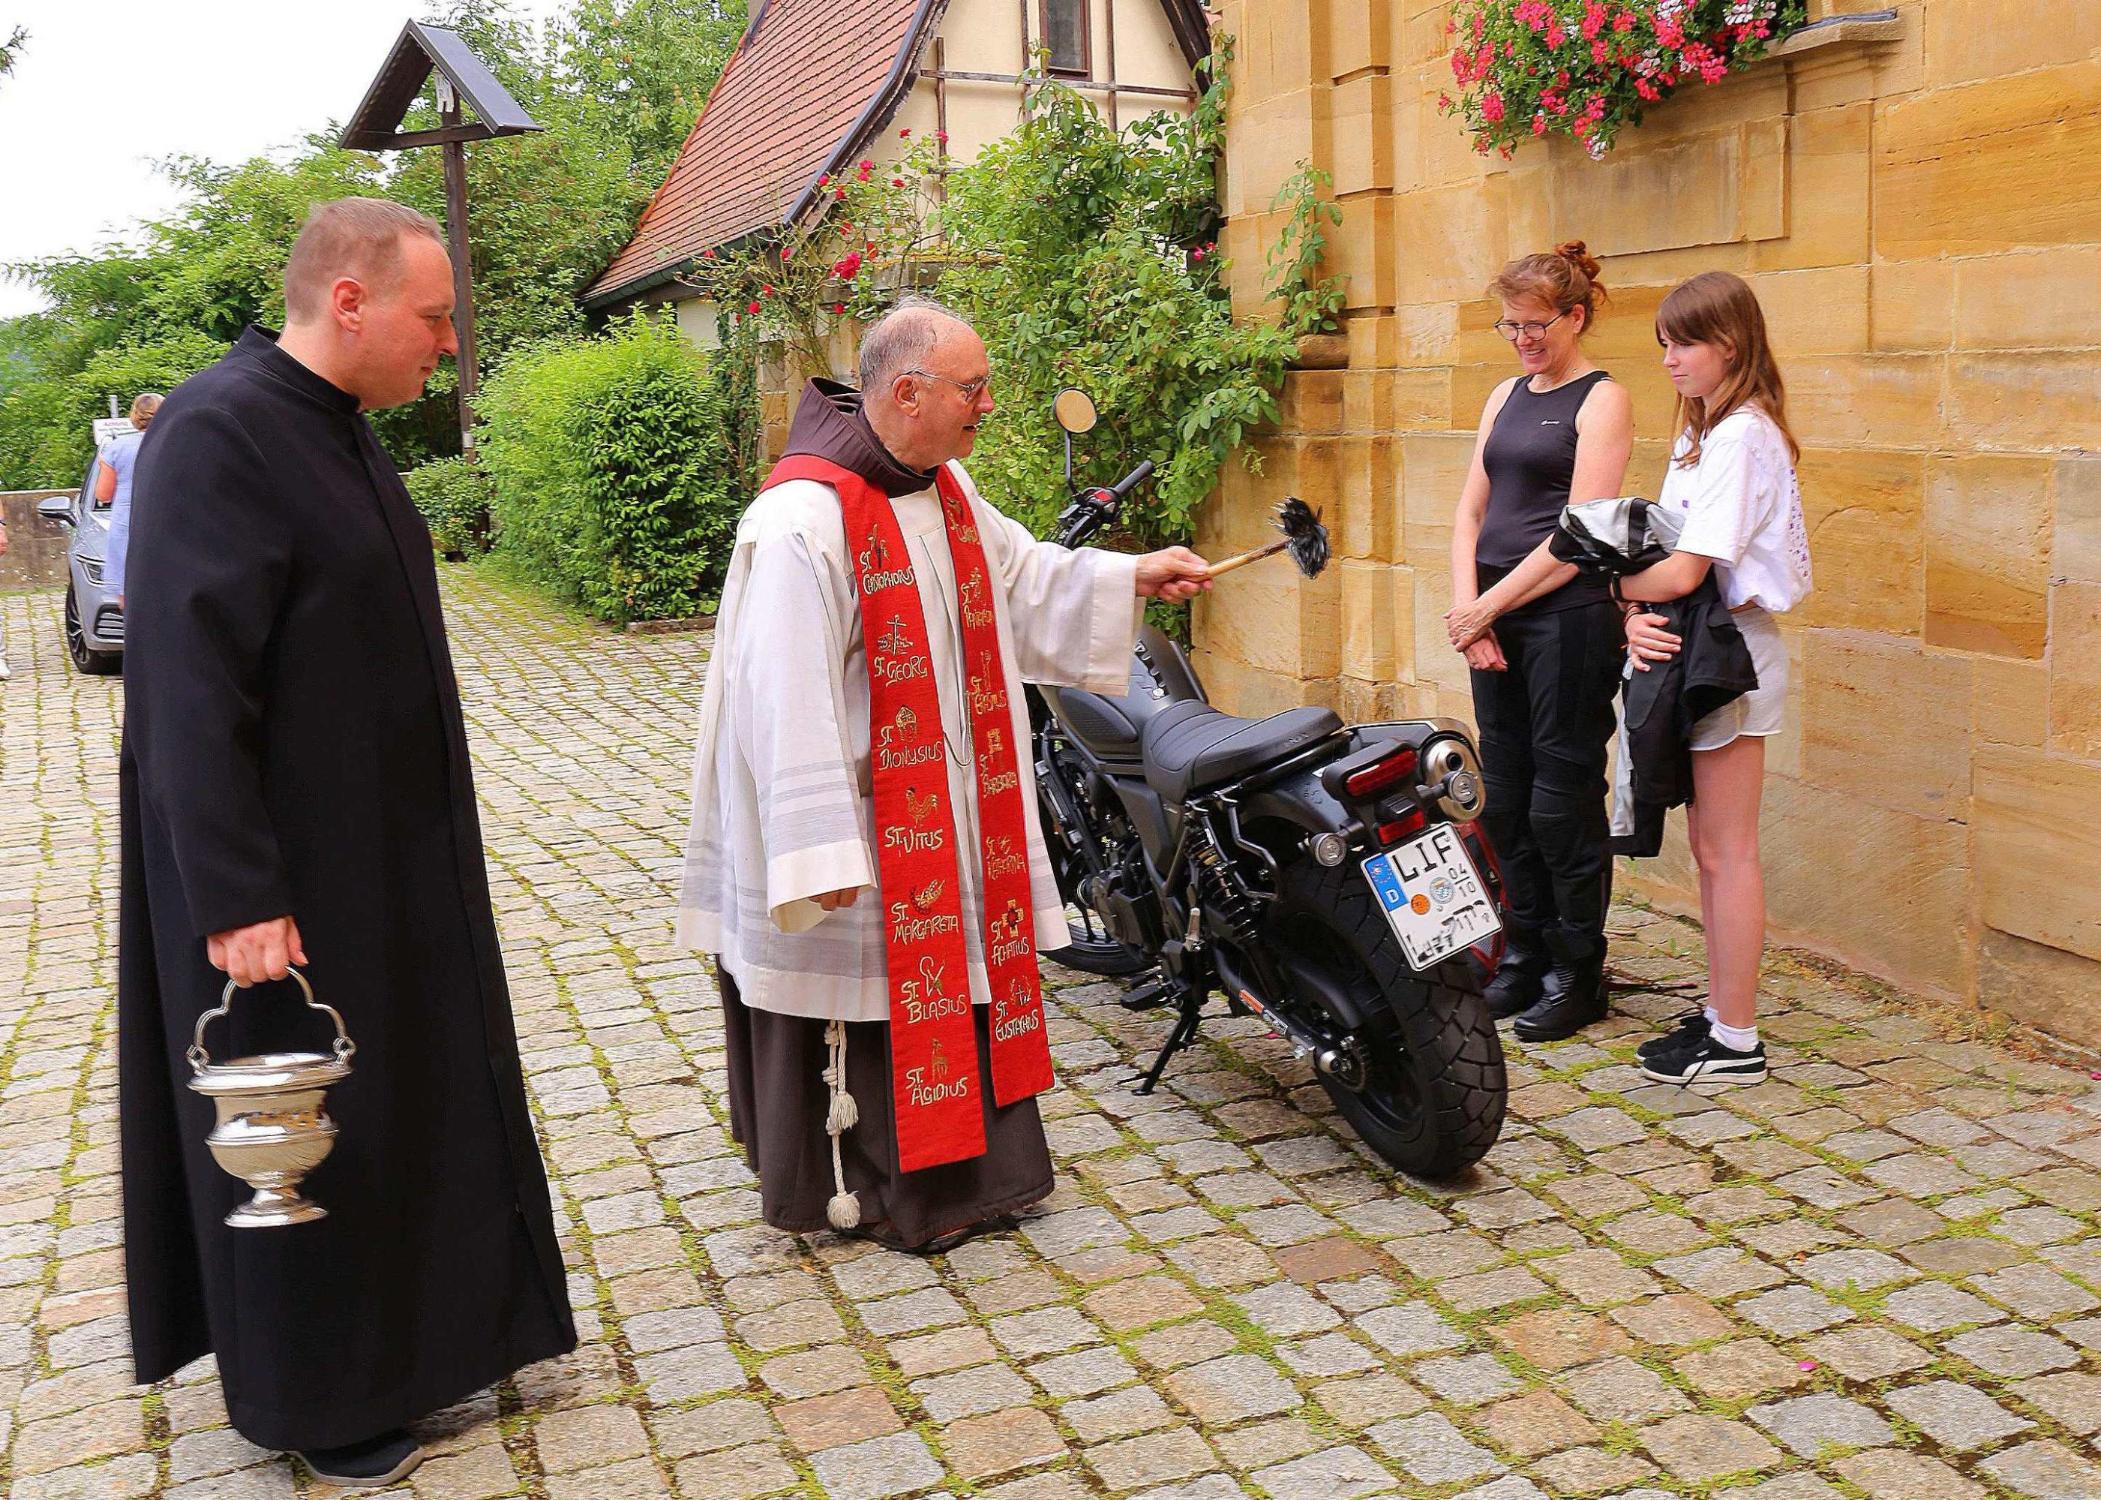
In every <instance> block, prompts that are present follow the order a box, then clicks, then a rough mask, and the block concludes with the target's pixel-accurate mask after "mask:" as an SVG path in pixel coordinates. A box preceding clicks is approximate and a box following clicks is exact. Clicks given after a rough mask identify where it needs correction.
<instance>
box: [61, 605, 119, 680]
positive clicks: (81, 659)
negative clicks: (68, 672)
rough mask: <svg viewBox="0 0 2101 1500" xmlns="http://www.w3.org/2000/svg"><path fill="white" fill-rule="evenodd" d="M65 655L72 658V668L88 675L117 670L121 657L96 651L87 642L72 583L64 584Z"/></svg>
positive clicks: (106, 674)
mask: <svg viewBox="0 0 2101 1500" xmlns="http://www.w3.org/2000/svg"><path fill="white" fill-rule="evenodd" d="M66 655H68V656H70V657H71V658H73V670H74V671H76V672H83V673H85V674H87V675H88V676H90V677H106V676H108V675H109V674H110V673H112V672H114V671H116V670H117V663H118V662H120V661H122V660H123V658H122V657H120V656H116V655H114V654H111V653H108V652H102V651H97V650H96V649H95V648H94V647H92V646H90V645H89V644H88V632H87V627H86V626H85V625H83V624H82V623H81V621H80V597H79V595H77V594H75V593H74V592H73V585H71V584H70V583H69V584H67V585H66Z"/></svg>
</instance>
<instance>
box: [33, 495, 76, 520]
mask: <svg viewBox="0 0 2101 1500" xmlns="http://www.w3.org/2000/svg"><path fill="white" fill-rule="evenodd" d="M36 513H37V514H38V515H40V516H42V517H43V518H44V519H45V520H47V521H56V522H58V524H59V525H61V526H71V525H72V524H73V499H72V497H71V496H70V495H50V496H47V497H46V498H44V499H42V500H39V501H37V503H36Z"/></svg>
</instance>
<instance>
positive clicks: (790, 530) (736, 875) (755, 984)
mask: <svg viewBox="0 0 2101 1500" xmlns="http://www.w3.org/2000/svg"><path fill="white" fill-rule="evenodd" d="M950 469H951V471H952V472H953V473H954V474H955V476H956V478H957V479H958V480H959V481H960V482H961V484H962V488H963V493H964V494H965V495H966V496H968V497H969V500H970V508H971V512H972V514H973V516H974V518H975V522H976V526H977V530H978V535H979V537H980V538H981V539H982V541H983V544H984V549H985V559H986V564H987V566H988V567H989V569H990V571H991V573H992V580H993V590H992V595H993V600H992V602H993V611H994V617H995V620H996V621H997V628H998V631H999V643H1000V662H1001V666H1002V668H1003V669H1004V671H1005V675H1006V683H1007V692H1008V707H1009V711H1010V712H1009V718H1010V721H1011V731H1010V732H1011V733H1012V735H1013V739H1012V741H1011V743H1012V747H1013V749H1014V752H1015V755H1014V761H1015V764H1016V765H1017V766H1018V767H1019V771H1020V778H1021V785H1020V792H1021V801H1022V807H1023V810H1024V812H1023V817H1024V822H1025V824H1026V827H1027V835H1028V848H1027V850H1026V857H1027V859H1028V870H1029V886H1030V892H1031V896H1032V904H1033V906H1034V908H1035V910H1034V912H1033V917H1034V926H1035V934H1036V945H1037V948H1038V949H1039V950H1047V949H1053V948H1061V947H1063V946H1065V944H1066V943H1067V942H1069V941H1070V940H1071V939H1070V936H1069V933H1068V929H1067V926H1066V919H1065V909H1064V905H1063V902H1062V900H1061V898H1060V897H1059V895H1058V888H1057V883H1056V880H1055V878H1054V877H1053V876H1052V874H1051V867H1050V861H1049V858H1048V856H1047V855H1046V853H1045V850H1044V846H1043V833H1042V829H1041V828H1040V827H1039V826H1038V819H1037V815H1036V796H1035V788H1034V787H1033V786H1032V785H1031V778H1032V775H1033V772H1034V755H1033V753H1032V749H1031V746H1030V742H1029V726H1028V709H1027V705H1026V702H1025V701H1024V698H1023V694H1022V692H1021V684H1022V683H1023V682H1039V683H1047V684H1054V685H1058V686H1069V687H1081V688H1086V689H1089V690H1091V691H1093V692H1098V693H1114V694H1120V693H1122V692H1123V691H1124V690H1125V688H1126V687H1127V686H1128V684H1129V681H1130V659H1131V651H1132V648H1133V646H1134V645H1135V644H1136V639H1137V628H1138V620H1139V617H1140V615H1141V613H1142V601H1140V600H1139V599H1138V598H1137V597H1136V581H1137V559H1136V558H1134V557H1130V556H1126V555H1123V554H1120V553H1113V552H1103V551H1098V550H1095V549H1091V548H1086V549H1081V550H1078V551H1068V550H1066V549H1065V548H1062V547H1059V546H1057V545H1055V544H1053V543H1050V542H1039V541H1037V540H1036V538H1035V537H1034V536H1033V535H1031V534H1030V532H1029V530H1028V528H1027V527H1025V526H1023V525H1021V524H1020V523H1019V522H1017V521H1013V520H1010V519H1008V518H1007V517H1005V516H1003V515H1001V514H1000V513H999V512H998V511H996V510H994V509H993V508H992V506H991V505H990V504H988V503H987V502H986V501H985V499H984V498H983V497H982V496H980V495H979V494H978V492H977V488H976V486H975V485H973V484H972V483H971V482H970V477H969V476H968V475H967V474H965V473H964V471H963V468H962V466H961V465H960V464H951V465H950ZM890 504H891V506H892V508H893V509H894V511H895V514H896V516H897V522H898V526H899V529H900V530H901V531H902V532H903V533H904V538H905V545H906V548H907V549H908V551H909V552H910V555H911V560H912V570H913V573H914V575H915V581H916V586H917V588H918V592H919V604H920V609H921V610H922V611H923V612H924V615H925V618H926V624H927V638H928V641H929V644H930V646H931V657H932V660H931V669H932V673H933V679H934V687H935V690H936V692H937V694H938V695H939V697H940V701H941V728H942V733H943V735H944V737H945V740H946V748H947V752H948V786H949V806H950V807H951V808H952V809H955V810H956V812H957V814H958V816H957V822H958V825H959V826H958V827H957V829H956V834H957V840H956V843H957V850H956V852H957V868H958V871H959V874H960V877H961V886H962V903H963V932H964V942H965V946H966V948H967V950H968V955H969V966H970V992H971V997H972V998H973V999H974V1000H976V1001H977V1003H978V1004H980V1005H983V1004H987V1003H989V1001H990V999H991V991H990V988H989V987H988V985H987V983H986V979H985V964H984V950H983V924H984V911H983V901H982V897H981V896H980V895H979V892H980V891H981V890H982V889H983V884H982V881H981V879H980V871H979V847H978V827H977V778H976V774H975V771H974V765H975V761H974V759H973V752H972V745H971V739H970V717H969V714H968V712H967V711H966V709H967V699H966V697H965V691H966V684H965V676H966V674H967V672H968V667H967V665H966V664H965V663H964V662H962V660H961V657H962V654H963V643H962V631H961V625H960V622H959V621H958V620H957V618H956V584H955V568H954V564H953V562H952V561H951V559H950V557H949V550H948V537H947V531H946V528H945V527H944V525H943V522H942V517H941V505H940V501H939V498H938V496H937V494H936V491H935V490H934V489H932V488H931V487H930V488H928V489H925V490H922V491H920V492H918V493H916V494H911V495H900V496H897V497H896V498H894V499H893V500H892V501H891V502H890ZM884 623H887V622H879V627H878V628H880V627H881V625H882V624H884ZM861 630H862V622H861V609H860V599H859V595H858V590H857V587H856V582H855V576H854V567H853V560H852V558H851V557H850V556H849V554H848V549H847V542H846V527H845V521H844V518H843V515H842V512H841V510H840V505H839V497H838V494H837V492H836V491H835V490H834V489H833V488H832V487H831V486H830V485H826V484H820V483H817V482H816V481H813V480H790V481H788V482H786V483H784V484H778V485H775V486H773V487H772V488H770V489H767V490H764V491H762V492H761V493H760V495H759V497H758V499H756V500H755V501H753V502H752V505H751V508H750V509H749V510H747V511H746V512H745V513H744V518H743V520H742V521H741V522H740V523H739V524H738V527H737V539H736V547H735V551H734V553H733V554H732V556H731V559H730V566H729V576H728V579H727V581H726V582H725V583H724V586H723V591H722V604H721V609H720V612H719V613H718V615H717V616H716V621H715V649H714V653H713V655H712V656H711V657H710V659H709V662H708V674H707V686H706V690H705V695H704V697H703V699H702V704H701V715H700V737H699V744H698V746H697V747H696V750H695V753H694V759H693V822H692V828H691V830H690V832H689V834H688V836H687V841H686V858H685V868H684V872H683V878H682V880H681V883H680V892H679V912H678V936H679V941H680V942H681V943H683V944H685V945H686V946H688V947H691V948H696V949H698V950H700V951H701V952H704V953H713V954H715V955H717V957H718V958H719V959H720V961H721V963H722V966H723V968H725V969H726V970H728V971H729V973H730V975H731V976H732V977H733V978H734V979H735V980H736V981H737V989H738V992H739V994H740V996H741V998H742V999H743V1001H744V1003H745V1004H746V1005H749V1006H754V1007H756V1008H758V1009H760V1010H769V1011H776V1012H779V1013H781V1014H784V1015H792V1016H814V1017H820V1018H823V1019H825V1020H843V1021H880V1020H887V1019H888V1018H889V1015H890V996H889V989H888V986H887V984H886V982H885V978H884V974H885V969H884V964H885V955H886V951H887V950H886V945H885V928H884V923H885V921H886V920H887V919H888V918H889V916H890V915H891V913H888V912H886V911H885V910H884V906H885V903H884V902H883V901H882V900H881V899H880V898H879V896H878V893H877V891H876V890H875V889H874V887H876V885H877V883H878V882H877V869H878V863H877V858H876V853H875V850H876V848H877V844H876V840H877V838H878V836H879V830H878V829H877V828H876V826H875V810H874V799H873V796H872V787H873V781H872V777H871V769H870V763H869V694H868V667H867V659H866V656H865V655H864V653H863V650H862V644H861ZM854 887H869V888H870V889H867V890H864V891H862V893H861V896H860V898H859V900H857V901H856V902H855V903H854V904H853V905H852V906H850V907H843V908H841V909H839V910H837V911H833V912H829V913H827V912H826V911H824V910H823V909H822V908H821V907H819V906H818V905H817V903H816V902H815V901H814V900H813V899H811V898H813V897H815V896H819V895H822V894H824V893H825V892H828V891H836V890H846V889H851V888H854Z"/></svg>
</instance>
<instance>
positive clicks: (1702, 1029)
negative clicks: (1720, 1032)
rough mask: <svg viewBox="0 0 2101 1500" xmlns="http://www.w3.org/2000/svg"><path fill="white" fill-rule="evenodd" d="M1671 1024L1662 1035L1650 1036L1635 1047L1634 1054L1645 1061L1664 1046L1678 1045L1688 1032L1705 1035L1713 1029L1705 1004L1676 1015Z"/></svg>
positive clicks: (1694, 1034)
mask: <svg viewBox="0 0 2101 1500" xmlns="http://www.w3.org/2000/svg"><path fill="white" fill-rule="evenodd" d="M1672 1025H1673V1029H1672V1030H1670V1031H1666V1032H1665V1033H1664V1034H1663V1035H1662V1036H1652V1037H1650V1038H1649V1039H1648V1040H1647V1041H1645V1042H1643V1043H1642V1044H1641V1045H1640V1046H1639V1047H1636V1048H1635V1049H1634V1056H1635V1057H1636V1058H1637V1059H1638V1060H1640V1061H1642V1062H1647V1061H1648V1060H1649V1058H1650V1056H1651V1055H1652V1054H1654V1053H1657V1052H1661V1051H1663V1050H1664V1049H1665V1048H1666V1047H1673V1046H1676V1045H1679V1044H1680V1041H1681V1039H1682V1038H1683V1037H1685V1036H1687V1035H1688V1034H1690V1035H1693V1036H1705V1035H1707V1033H1708V1032H1710V1031H1712V1030H1713V1029H1714V1022H1713V1021H1711V1020H1709V1019H1708V1018H1707V1007H1706V1006H1705V1005H1696V1006H1694V1007H1693V1008H1692V1009H1691V1010H1689V1011H1687V1012H1686V1013H1685V1014H1684V1015H1682V1016H1680V1017H1678V1019H1677V1020H1676V1021H1675V1022H1673V1023H1672Z"/></svg>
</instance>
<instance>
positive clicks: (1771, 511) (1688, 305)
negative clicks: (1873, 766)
mask: <svg viewBox="0 0 2101 1500" xmlns="http://www.w3.org/2000/svg"><path fill="white" fill-rule="evenodd" d="M1656 341H1657V342H1658V343H1659V344H1661V345H1662V346H1663V367H1664V369H1665V370H1666V371H1667V372H1668V373H1669V375H1670V377H1671V384H1672V385H1673V386H1675V387H1677V391H1678V412H1677V427H1678V438H1677V441H1676V443H1675V444H1674V445H1673V449H1672V458H1671V465H1670V471H1669V473H1668V475H1667V476H1666V478H1665V479H1664V483H1663V492H1662V494H1661V496H1660V497H1659V499H1658V503H1659V504H1661V505H1663V506H1665V507H1667V508H1669V509H1671V510H1674V511H1676V512H1677V513H1678V514H1679V516H1680V517H1682V518H1683V520H1684V530H1683V532H1682V533H1681V535H1680V536H1679V538H1678V547H1677V550H1676V551H1675V552H1674V553H1673V554H1672V555H1671V556H1670V557H1669V558H1668V559H1667V560H1665V561H1663V562H1660V563H1658V564H1656V566H1654V567H1652V568H1647V569H1645V570H1643V571H1642V572H1639V573H1635V574H1632V575H1630V576H1629V577H1628V578H1627V579H1625V580H1624V582H1623V583H1622V585H1621V593H1622V595H1623V597H1624V598H1625V599H1627V600H1628V601H1630V603H1629V608H1628V610H1627V644H1628V648H1629V650H1630V652H1631V653H1632V655H1633V658H1634V666H1635V668H1636V669H1637V670H1639V671H1644V672H1645V671H1647V670H1649V664H1650V663H1652V662H1657V661H1663V660H1666V659H1668V658H1669V657H1670V656H1671V655H1673V654H1674V653H1675V652H1676V651H1677V650H1678V647H1679V645H1680V642H1679V639H1678V637H1676V636H1674V635H1671V634H1669V633H1668V632H1666V631H1664V630H1662V629H1661V628H1660V627H1661V625H1662V624H1663V617H1662V616H1660V615H1655V614H1650V613H1648V612H1647V611H1645V610H1643V609H1642V608H1641V604H1642V603H1643V602H1651V603H1660V602H1662V601H1664V600H1669V599H1677V598H1680V597H1682V596H1684V595H1686V594H1689V593H1691V592H1692V591H1693V590H1694V589H1695V588H1698V587H1699V585H1700V583H1701V581H1702V580H1703V579H1705V578H1706V577H1707V574H1708V572H1709V570H1710V569H1711V570H1712V571H1713V572H1714V575H1715V581H1716V583H1717V585H1718V586H1719V587H1720V589H1721V593H1722V601H1723V603H1725V604H1726V605H1728V607H1729V610H1730V612H1731V613H1732V615H1733V616H1734V617H1735V620H1736V624H1737V627H1738V629H1740V630H1741V631H1742V632H1743V635H1744V640H1745V641H1746V643H1748V644H1749V646H1750V648H1751V660H1752V663H1753V664H1754V665H1755V666H1756V667H1757V669H1758V688H1757V690H1756V691H1755V692H1752V693H1749V694H1747V695H1745V696H1744V697H1742V698H1739V699H1737V700H1736V701H1735V702H1733V703H1730V704H1726V705H1724V706H1723V707H1721V708H1719V709H1716V710H1715V711H1714V712H1713V713H1711V714H1709V715H1708V716H1707V717H1706V718H1704V719H1702V720H1700V722H1699V723H1698V724H1696V725H1695V726H1694V727H1693V736H1692V751H1693V756H1692V763H1693V802H1692V805H1691V806H1689V807H1688V808H1687V809H1686V830H1687V833H1688V834H1689V835H1690V838H1691V842H1692V852H1693V858H1694V860H1695V861H1696V862H1697V863H1698V865H1699V869H1700V921H1701V925H1702V926H1703V927H1704V928H1705V929H1706V932H1707V982H1708V993H1707V1004H1706V1005H1705V1006H1704V1007H1703V1008H1702V1009H1700V1010H1698V1011H1694V1012H1692V1013H1690V1014H1688V1015H1686V1016H1685V1017H1683V1018H1682V1019H1681V1020H1680V1022H1679V1025H1678V1028H1677V1029H1676V1030H1675V1031H1673V1032H1671V1033H1669V1034H1668V1035H1665V1036H1662V1037H1658V1038H1656V1039H1654V1040H1653V1041H1650V1042H1647V1043H1644V1044H1643V1045H1642V1047H1641V1048H1640V1049H1639V1054H1638V1055H1639V1057H1640V1060H1641V1065H1642V1071H1643V1072H1644V1073H1645V1074H1647V1075H1648V1076H1649V1077H1651V1078H1656V1079H1661V1080H1663V1081H1665V1082H1670V1083H1693V1082H1696V1081H1697V1082H1715V1083H1720V1082H1729V1083H1758V1082H1762V1081H1763V1080H1764V1079H1765V1077H1766V1061H1765V1047H1764V1045H1763V1044H1762V1043H1760V1041H1759V1040H1758V963H1759V959H1760V957H1761V956H1762V955H1763V953H1764V950H1765V876H1764V872H1763V871H1762V869H1761V868H1760V865H1759V859H1758V802H1759V795H1760V792H1761V790H1762V789H1763V785H1764V780H1765V737H1766V736H1767V735H1771V734H1777V733H1778V732H1779V730H1780V724H1781V718H1782V712H1783V709H1784V706H1785V704H1786V700H1787V648H1786V647H1785V645H1783V644H1782V642H1781V639H1780V629H1779V627H1778V626H1777V625H1775V624H1774V623H1773V616H1774V615H1776V614H1782V613H1785V612H1786V611H1787V610H1789V609H1792V608H1793V607H1794V606H1795V605H1797V604H1799V603H1800V602H1801V601H1802V599H1803V597H1804V596H1805V595H1807V594H1808V592H1809V588H1810V569H1809V532H1808V528H1807V527H1806V526H1805V525H1804V524H1803V520H1802V496H1801V491H1800V489H1799V487H1798V486H1797V485H1796V482H1795V461H1796V459H1797V458H1798V457H1799V456H1800V450H1799V448H1798V447H1797V446H1796V443H1795V440H1794V436H1793V434H1792V433H1790V432H1789V431H1788V428H1787V415H1786V401H1785V397H1784V390H1783V387H1782V384H1781V380H1780V371H1779V368H1778V367H1777V366H1776V365H1775V364H1774V362H1773V355H1772V346H1771V344H1770V343H1769V342H1768V340H1767V338H1766V331H1765V315H1764V314H1763V313H1762V312H1761V311H1760V309H1759V306H1758V299H1757V298H1756V297H1755V296H1754V295H1753V294H1752V292H1751V288H1750V287H1749V286H1747V285H1745V283H1744V282H1743V281H1742V280H1741V279H1740V278H1738V277H1735V276H1732V275H1730V274H1728V273H1727V272H1726V271H1707V272H1703V273H1702V274H1701V275H1698V276H1695V277H1694V278H1693V279H1692V280H1690V281H1688V282H1686V283H1685V284H1684V285H1683V286H1680V287H1678V288H1677V289H1676V290H1674V291H1673V292H1672V293H1671V294H1670V295H1669V296H1668V297H1666V298H1664V300H1663V305H1662V306H1661V307H1660V308H1659V309H1658V310H1657V313H1656Z"/></svg>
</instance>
